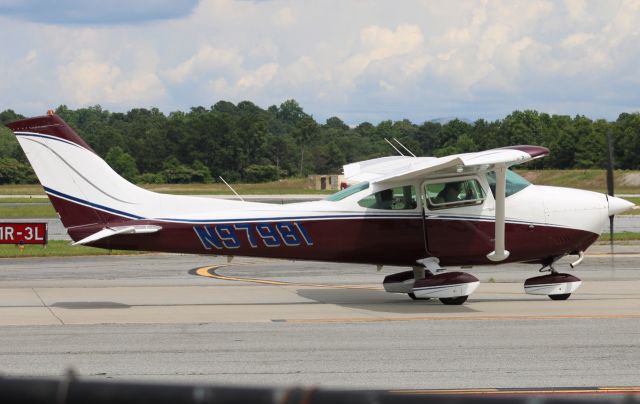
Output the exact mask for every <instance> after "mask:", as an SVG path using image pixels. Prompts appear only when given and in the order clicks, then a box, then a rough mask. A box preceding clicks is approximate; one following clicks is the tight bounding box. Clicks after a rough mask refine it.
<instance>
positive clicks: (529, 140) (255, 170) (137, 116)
mask: <svg viewBox="0 0 640 404" xmlns="http://www.w3.org/2000/svg"><path fill="white" fill-rule="evenodd" d="M56 114H58V115H59V116H60V117H61V118H63V119H64V120H65V121H66V122H67V123H69V124H70V125H71V126H72V127H73V128H74V129H75V130H76V131H77V132H78V133H79V134H80V135H81V136H82V137H83V138H84V139H85V140H86V141H87V143H89V145H91V147H92V148H93V149H94V150H95V151H96V152H97V153H98V154H99V155H100V156H103V157H104V158H105V160H106V161H107V162H108V163H109V164H110V165H111V166H112V167H113V168H114V169H115V170H116V171H117V172H119V173H120V174H121V175H123V176H124V177H125V178H127V179H129V180H131V181H134V182H138V183H191V182H211V181H217V178H218V176H222V177H224V178H225V179H226V180H227V181H228V182H264V181H272V180H276V179H279V178H285V177H292V176H305V175H308V174H311V173H317V174H328V173H338V172H340V169H341V168H342V166H343V165H344V164H346V163H350V162H354V161H359V160H365V159H370V158H375V157H381V156H387V155H391V154H394V153H395V151H394V150H393V149H391V147H390V146H389V145H388V144H387V143H386V142H385V140H384V139H385V138H387V139H392V138H396V139H398V140H399V141H400V142H402V143H403V144H404V145H405V146H406V147H407V148H409V149H410V150H412V151H413V152H414V153H415V154H416V155H419V156H436V157H439V156H445V155H448V154H456V153H464V152H473V151H479V150H485V149H491V148H496V147H503V146H509V145H517V144H532V145H540V146H545V147H548V148H549V149H550V150H551V155H550V156H549V157H546V158H544V159H540V160H536V161H535V162H533V163H530V164H531V167H532V168H537V169H542V168H558V169H569V168H604V167H605V166H606V162H607V134H608V133H611V135H612V139H613V143H614V157H615V167H616V168H617V169H640V159H639V158H638V156H640V113H637V112H636V113H622V114H620V116H619V117H618V119H617V120H616V121H613V122H610V121H606V120H603V119H598V120H592V119H590V118H588V117H585V116H582V115H576V116H575V117H571V116H567V115H550V114H547V113H541V112H537V111H532V110H525V111H514V112H512V113H511V114H509V115H508V116H506V117H505V118H504V119H498V120H495V121H487V120H484V119H478V120H476V121H475V122H467V121H464V120H460V119H453V120H450V121H448V122H437V121H426V122H423V123H420V124H415V123H412V122H411V121H409V120H406V119H405V120H401V121H391V120H387V121H382V122H380V123H378V124H377V125H374V124H371V123H369V122H363V123H361V124H359V125H357V126H355V127H350V126H348V125H347V124H345V123H344V122H343V121H342V120H341V119H340V118H338V117H331V118H329V119H327V120H326V121H325V122H324V123H319V122H316V120H315V119H314V118H313V116H311V115H309V114H308V113H306V112H305V111H304V110H303V108H302V107H301V106H300V105H299V104H298V103H297V102H296V101H295V100H287V101H285V102H283V103H282V104H280V105H279V106H276V105H273V106H270V107H268V108H267V109H262V108H260V107H258V106H256V105H255V104H253V103H251V102H249V101H243V102H240V103H238V104H237V105H236V104H233V103H231V102H227V101H220V102H218V103H216V104H215V105H213V106H212V107H211V108H205V107H202V106H199V107H193V108H191V110H190V111H189V112H183V111H176V112H171V113H169V114H168V115H167V114H164V113H162V112H161V111H160V110H158V109H157V108H151V109H144V108H136V109H132V110H130V111H128V112H126V113H119V112H110V111H107V110H104V109H102V108H101V107H100V106H94V107H89V108H80V109H76V110H72V109H69V108H68V107H67V106H65V105H61V106H59V107H58V108H57V109H56ZM21 118H23V116H21V115H19V114H17V113H15V112H14V111H13V110H5V111H3V112H0V124H2V125H0V126H1V127H0V184H6V183H9V184H12V183H13V184H16V183H17V184H21V183H35V182H37V179H36V178H35V175H34V174H33V171H32V170H31V167H30V166H29V164H28V162H27V160H26V158H25V156H24V154H23V153H22V150H21V149H20V147H19V145H18V143H17V141H16V140H15V137H14V136H13V134H12V133H11V132H10V131H9V130H8V129H7V128H5V127H4V124H5V123H8V122H11V121H13V120H16V119H21Z"/></svg>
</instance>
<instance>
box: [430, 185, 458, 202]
mask: <svg viewBox="0 0 640 404" xmlns="http://www.w3.org/2000/svg"><path fill="white" fill-rule="evenodd" d="M460 184H461V183H460V182H447V183H446V184H444V188H442V191H440V192H439V193H438V195H437V196H436V198H435V202H436V203H448V202H456V201H459V200H460Z"/></svg>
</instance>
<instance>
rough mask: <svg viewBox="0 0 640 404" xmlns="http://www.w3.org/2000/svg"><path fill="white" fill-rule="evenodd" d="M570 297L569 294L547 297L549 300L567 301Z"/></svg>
mask: <svg viewBox="0 0 640 404" xmlns="http://www.w3.org/2000/svg"><path fill="white" fill-rule="evenodd" d="M569 296H571V293H563V294H561V295H549V299H551V300H567V299H568V298H569Z"/></svg>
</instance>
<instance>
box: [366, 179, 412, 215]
mask: <svg viewBox="0 0 640 404" xmlns="http://www.w3.org/2000/svg"><path fill="white" fill-rule="evenodd" d="M358 205H360V206H362V207H363V208H369V209H387V210H406V209H415V208H416V207H417V202H416V188H415V187H414V186H413V185H405V186H403V187H396V188H389V189H384V190H382V191H379V192H376V193H375V194H372V195H369V196H367V197H365V198H362V199H360V200H359V201H358Z"/></svg>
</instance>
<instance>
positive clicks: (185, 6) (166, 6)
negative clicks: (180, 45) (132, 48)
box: [0, 0, 198, 25]
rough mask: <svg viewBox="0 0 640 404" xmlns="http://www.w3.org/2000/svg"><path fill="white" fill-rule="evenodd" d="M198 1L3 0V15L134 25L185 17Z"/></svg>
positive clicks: (0, 1)
mask: <svg viewBox="0 0 640 404" xmlns="http://www.w3.org/2000/svg"><path fill="white" fill-rule="evenodd" d="M197 4H198V0H136V1H128V0H109V1H104V0H58V1H48V0H0V15H5V16H8V17H13V18H18V19H21V20H24V21H33V22H40V23H45V24H107V25H110V24H131V23H137V22H145V21H155V20H167V19H173V18H181V17H185V16H187V15H189V14H191V12H192V11H193V9H194V8H195V6H196V5H197Z"/></svg>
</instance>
